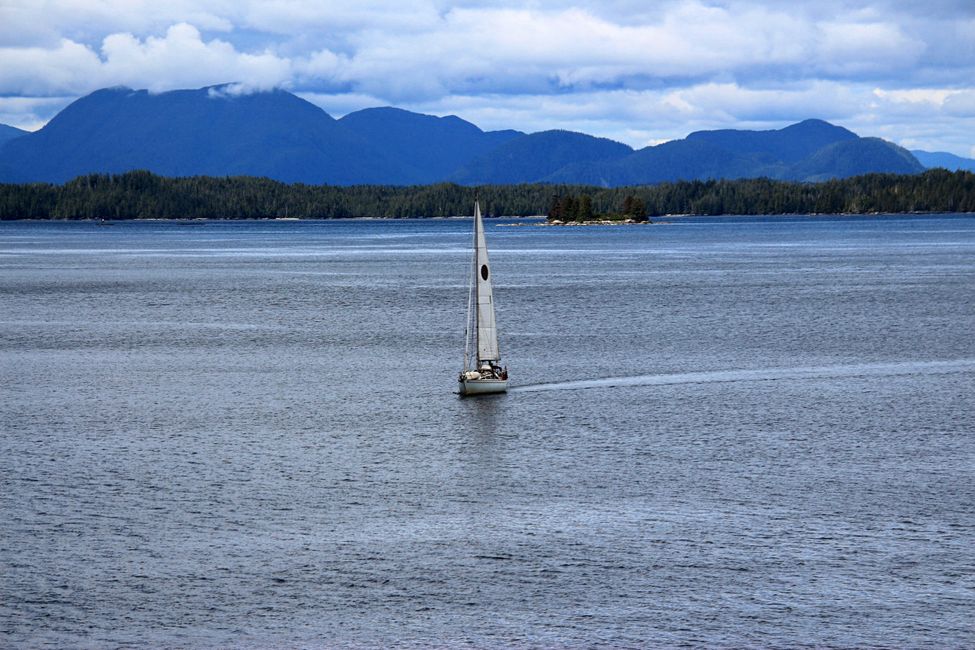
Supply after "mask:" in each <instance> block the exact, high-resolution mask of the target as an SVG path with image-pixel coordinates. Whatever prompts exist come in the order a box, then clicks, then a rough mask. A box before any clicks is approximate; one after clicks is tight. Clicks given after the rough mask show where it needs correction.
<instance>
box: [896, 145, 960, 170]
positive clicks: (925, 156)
mask: <svg viewBox="0 0 975 650" xmlns="http://www.w3.org/2000/svg"><path fill="white" fill-rule="evenodd" d="M911 153H912V154H914V157H915V158H917V159H918V160H919V161H920V163H921V164H922V165H924V166H925V167H926V168H928V169H934V168H936V167H942V168H944V169H947V170H950V171H958V170H960V169H964V170H967V171H970V172H975V159H972V158H963V157H961V156H956V155H955V154H953V153H947V152H945V151H921V150H917V149H914V150H911Z"/></svg>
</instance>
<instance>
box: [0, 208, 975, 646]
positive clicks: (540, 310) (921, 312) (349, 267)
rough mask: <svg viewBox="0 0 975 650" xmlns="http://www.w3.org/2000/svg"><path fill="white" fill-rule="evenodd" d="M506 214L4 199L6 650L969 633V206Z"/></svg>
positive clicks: (974, 510) (972, 296)
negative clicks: (488, 256)
mask: <svg viewBox="0 0 975 650" xmlns="http://www.w3.org/2000/svg"><path fill="white" fill-rule="evenodd" d="M508 223H510V222H509V221H503V222H501V223H498V222H492V223H491V225H490V226H489V230H488V238H489V244H490V245H491V247H492V261H493V267H494V277H495V282H496V285H495V290H496V299H497V303H498V323H499V327H500V331H501V336H502V339H501V346H502V353H503V355H504V356H505V359H504V361H505V362H506V363H507V365H508V367H509V369H510V372H511V378H512V385H513V388H512V390H511V392H510V393H509V394H507V395H504V396H498V397H489V398H477V399H472V398H469V399H460V398H458V397H457V396H456V395H455V394H454V391H455V390H456V387H455V378H456V374H457V372H458V370H459V367H460V364H461V362H462V357H463V334H464V333H463V325H464V319H465V313H464V310H465V307H466V299H467V296H466V292H467V278H466V272H467V269H468V264H469V251H468V247H469V242H470V222H469V221H462V220H446V221H444V220H433V221H398V222H390V221H359V222H315V223H305V222H302V223H296V222H258V223H204V224H202V225H181V224H176V223H163V222H156V223H123V224H118V225H115V226H110V227H101V226H98V225H96V224H91V223H57V224H46V223H0V417H2V420H0V423H2V435H0V507H2V513H0V514H2V516H0V646H3V647H30V648H35V647H79V646H82V647H97V648H101V647H104V648H115V647H189V648H203V647H245V648H258V647H260V648H263V647H379V646H403V647H412V646H437V647H448V646H449V647H587V648H588V647H646V646H677V645H686V646H707V647H741V646H754V647H770V646H776V647H781V646H790V647H791V646H816V647H821V646H840V647H849V646H856V647H938V648H940V647H966V646H968V647H971V646H973V645H975V629H973V623H972V621H973V620H975V554H973V551H972V549H973V548H975V336H973V332H975V327H973V325H975V216H972V215H968V216H938V215H935V216H925V217H871V218H815V217H795V218H769V219H762V218H718V219H704V218H687V219H675V220H673V223H671V224H668V225H659V226H629V227H599V228H597V227H592V228H544V227H535V226H528V225H523V226H509V225H505V224H508Z"/></svg>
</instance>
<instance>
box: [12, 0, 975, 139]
mask: <svg viewBox="0 0 975 650" xmlns="http://www.w3.org/2000/svg"><path fill="white" fill-rule="evenodd" d="M223 83H232V84H234V85H233V86H232V88H233V89H234V91H235V92H241V93H246V92H258V91H262V90H267V89H272V88H283V89H286V90H289V91H291V92H293V93H295V94H297V95H299V96H300V97H303V98H304V99H307V100H308V101H310V102H312V103H314V104H316V105H317V106H320V107H321V108H322V109H324V110H325V111H327V112H328V113H329V114H331V115H332V116H334V117H340V116H342V115H344V114H346V113H349V112H352V111H355V110H359V109H362V108H368V107H372V106H398V107H400V108H405V109H408V110H412V111H417V112H421V113H428V114H433V115H458V116H460V117H462V118H464V119H466V120H469V121H471V122H473V123H475V124H477V125H478V126H479V127H481V128H482V129H485V130H491V129H505V128H513V129H518V130H520V131H525V132H534V131H541V130H546V129H569V130H574V131H582V132H585V133H590V134H593V135H597V136H603V137H607V138H612V139H614V140H618V141H621V142H625V143H627V144H629V145H631V146H633V147H637V148H639V147H644V146H647V145H652V144H658V143H660V142H664V141H667V140H672V139H675V138H682V137H684V136H686V135H687V134H688V133H690V132H693V131H697V130H702V129H717V128H741V129H775V128H781V127H783V126H787V125H788V124H792V123H794V122H798V121H800V120H803V119H807V118H820V119H825V120H828V121H830V122H832V123H834V124H838V125H840V126H845V127H846V128H849V129H851V130H852V131H854V132H856V133H858V134H859V135H862V136H877V137H882V138H885V139H888V140H891V141H893V142H896V143H897V144H900V145H902V146H905V147H908V148H911V149H926V150H929V151H948V152H951V153H955V154H957V155H962V156H967V157H975V0H926V1H925V2H917V1H915V0H867V1H864V2H840V1H837V0H782V1H773V0H764V1H762V0H742V1H738V0H729V1H714V2H708V1H703V0H673V1H669V0H664V1H660V2H654V1H649V0H644V1H640V0H607V1H604V2H578V1H576V2H563V1H558V0H537V1H529V2H514V1H512V0H465V1H460V2H445V1H441V0H402V1H399V2H380V1H377V0H358V1H355V2H350V1H349V0H265V1H257V0H198V1H195V2H194V1H190V0H0V123H4V124H9V125H11V126H16V127H19V128H24V129H29V130H36V129H38V128H40V127H42V126H43V125H44V124H45V123H46V122H47V121H48V120H49V119H50V118H51V117H53V116H54V115H55V114H56V113H57V112H58V111H59V110H61V109H62V108H64V107H65V106H67V105H68V104H69V103H70V102H72V101H74V100H75V99H77V98H79V97H81V96H83V95H85V94H87V93H90V92H92V91H94V90H97V89H99V88H104V87H109V86H120V85H121V86H128V87H131V88H137V89H142V88H146V89H149V90H150V91H154V92H163V91H166V90H173V89H179V88H200V87H203V86H209V85H214V84H223Z"/></svg>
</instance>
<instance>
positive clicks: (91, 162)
mask: <svg viewBox="0 0 975 650" xmlns="http://www.w3.org/2000/svg"><path fill="white" fill-rule="evenodd" d="M2 133H3V132H2V131H0V137H2ZM8 133H9V132H8ZM133 169H146V170H149V171H151V172H153V173H156V174H160V175H163V176H174V177H178V176H196V175H207V176H235V175H247V176H258V177H268V178H271V179H274V180H279V181H283V182H290V183H296V182H298V183H306V184H332V185H357V184H386V185H413V184H432V183H437V182H455V183H459V184H463V185H477V184H513V183H531V182H548V183H587V184H593V185H599V186H604V187H615V186H621V185H640V184H652V183H660V182H666V181H678V180H709V179H735V178H751V177H768V178H773V179H780V180H797V181H818V180H824V179H827V178H845V177H849V176H855V175H860V174H864V173H870V172H889V173H919V172H921V171H923V169H924V166H923V165H922V164H921V163H920V162H919V161H918V160H917V158H915V156H914V155H913V154H912V153H911V152H909V151H907V150H906V149H903V148H901V147H898V146H897V145H894V144H892V143H890V142H887V141H885V140H881V139H878V138H864V137H860V136H858V135H857V134H855V133H853V132H852V131H849V130H847V129H845V128H843V127H841V126H836V125H833V124H830V123H829V122H825V121H823V120H817V119H809V120H803V121H801V122H798V123H796V124H792V125H790V126H787V127H785V128H782V129H777V130H768V131H745V130H735V129H722V130H714V131H696V132H693V133H691V134H689V135H688V136H687V137H686V138H683V139H679V140H672V141H669V142H665V143H663V144H659V145H655V146H650V147H644V148H642V149H637V150H634V149H633V148H631V147H629V146H628V145H625V144H622V143H619V142H616V141H613V140H610V139H607V138H599V137H596V136H592V135H588V134H585V133H578V132H573V131H565V130H551V131H541V132H537V133H522V132H520V131H515V130H501V131H483V130H482V129H480V128H479V127H478V126H477V125H475V124H473V123H471V122H468V121H466V120H463V119H461V118H460V117H457V116H454V115H450V116H446V117H436V116H432V115H424V114H421V113H413V112H411V111H406V110H404V109H400V108H395V107H378V108H367V109H363V110H360V111H355V112H353V113H350V114H348V115H345V116H344V117H342V118H340V119H338V120H336V119H335V118H333V117H332V116H331V115H329V114H328V113H327V112H326V111H324V110H322V109H321V108H319V107H318V106H315V105H314V104H311V103H310V102H308V101H306V100H304V99H301V98H300V97H298V96H296V95H294V94H292V93H290V92H287V91H284V90H272V91H266V92H259V93H252V94H239V93H235V92H234V87H233V86H230V85H221V86H210V87H205V88H199V89H188V90H174V91H169V92H164V93H149V92H148V91H146V90H133V89H131V88H125V87H116V88H107V89H102V90H98V91H95V92H93V93H91V94H90V95H87V96H85V97H82V98H80V99H78V100H76V101H75V102H73V103H72V104H70V105H69V106H68V107H66V108H65V109H64V110H63V111H61V112H60V113H58V115H56V116H55V117H54V118H53V119H52V120H51V121H50V122H49V123H48V124H47V125H45V126H44V127H43V128H42V129H40V130H39V131H36V132H34V133H24V132H22V133H20V134H17V133H15V134H13V136H12V137H10V138H8V139H6V140H5V141H3V140H0V181H2V182H33V181H43V182H58V183H61V182H65V181H67V180H70V179H71V178H74V177H77V176H80V175H83V174H88V173H119V172H124V171H129V170H133Z"/></svg>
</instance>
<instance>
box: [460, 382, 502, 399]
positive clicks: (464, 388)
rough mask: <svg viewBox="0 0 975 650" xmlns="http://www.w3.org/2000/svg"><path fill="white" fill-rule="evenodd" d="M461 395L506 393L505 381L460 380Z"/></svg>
mask: <svg viewBox="0 0 975 650" xmlns="http://www.w3.org/2000/svg"><path fill="white" fill-rule="evenodd" d="M458 383H459V384H460V394H461V395H488V394H490V393H506V392H508V380H507V379H461V380H460V381H459V382H458Z"/></svg>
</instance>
